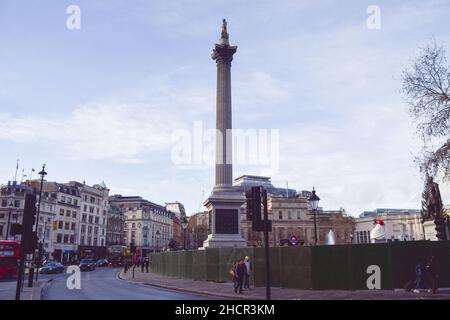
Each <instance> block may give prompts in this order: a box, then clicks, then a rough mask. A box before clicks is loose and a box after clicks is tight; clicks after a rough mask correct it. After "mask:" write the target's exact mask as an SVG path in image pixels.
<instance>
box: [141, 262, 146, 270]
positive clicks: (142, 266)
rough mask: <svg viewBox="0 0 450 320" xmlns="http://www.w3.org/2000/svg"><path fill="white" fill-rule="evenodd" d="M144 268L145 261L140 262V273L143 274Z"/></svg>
mask: <svg viewBox="0 0 450 320" xmlns="http://www.w3.org/2000/svg"><path fill="white" fill-rule="evenodd" d="M144 267H145V259H144V260H143V261H142V262H141V272H142V273H143V272H144Z"/></svg>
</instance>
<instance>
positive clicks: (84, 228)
mask: <svg viewBox="0 0 450 320" xmlns="http://www.w3.org/2000/svg"><path fill="white" fill-rule="evenodd" d="M81 232H82V233H85V232H86V225H85V224H83V225H81Z"/></svg>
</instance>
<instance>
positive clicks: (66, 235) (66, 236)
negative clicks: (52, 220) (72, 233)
mask: <svg viewBox="0 0 450 320" xmlns="http://www.w3.org/2000/svg"><path fill="white" fill-rule="evenodd" d="M68 242H69V235H68V234H65V235H64V243H68Z"/></svg>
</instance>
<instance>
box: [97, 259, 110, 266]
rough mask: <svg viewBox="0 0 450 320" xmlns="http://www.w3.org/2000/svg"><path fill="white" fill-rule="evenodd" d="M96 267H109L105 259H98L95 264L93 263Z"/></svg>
mask: <svg viewBox="0 0 450 320" xmlns="http://www.w3.org/2000/svg"><path fill="white" fill-rule="evenodd" d="M95 264H96V266H97V267H107V266H109V262H108V260H106V259H99V260H97V262H96V263H95Z"/></svg>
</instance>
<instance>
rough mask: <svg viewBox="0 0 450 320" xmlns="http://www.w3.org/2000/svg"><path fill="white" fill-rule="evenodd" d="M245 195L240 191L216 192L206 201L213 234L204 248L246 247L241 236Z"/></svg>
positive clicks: (204, 243)
mask: <svg viewBox="0 0 450 320" xmlns="http://www.w3.org/2000/svg"><path fill="white" fill-rule="evenodd" d="M244 203H245V196H244V195H243V194H242V193H240V192H235V191H230V192H225V191H222V192H214V193H213V194H212V195H211V196H210V197H209V198H208V199H207V200H206V201H205V203H204V205H205V206H206V207H207V208H208V211H209V212H210V213H211V214H210V219H211V221H210V228H211V234H209V235H208V238H207V239H206V240H205V241H204V242H203V248H218V247H246V246H247V241H246V240H245V239H243V238H242V236H241V232H240V230H241V206H242V205H243V204H244Z"/></svg>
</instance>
